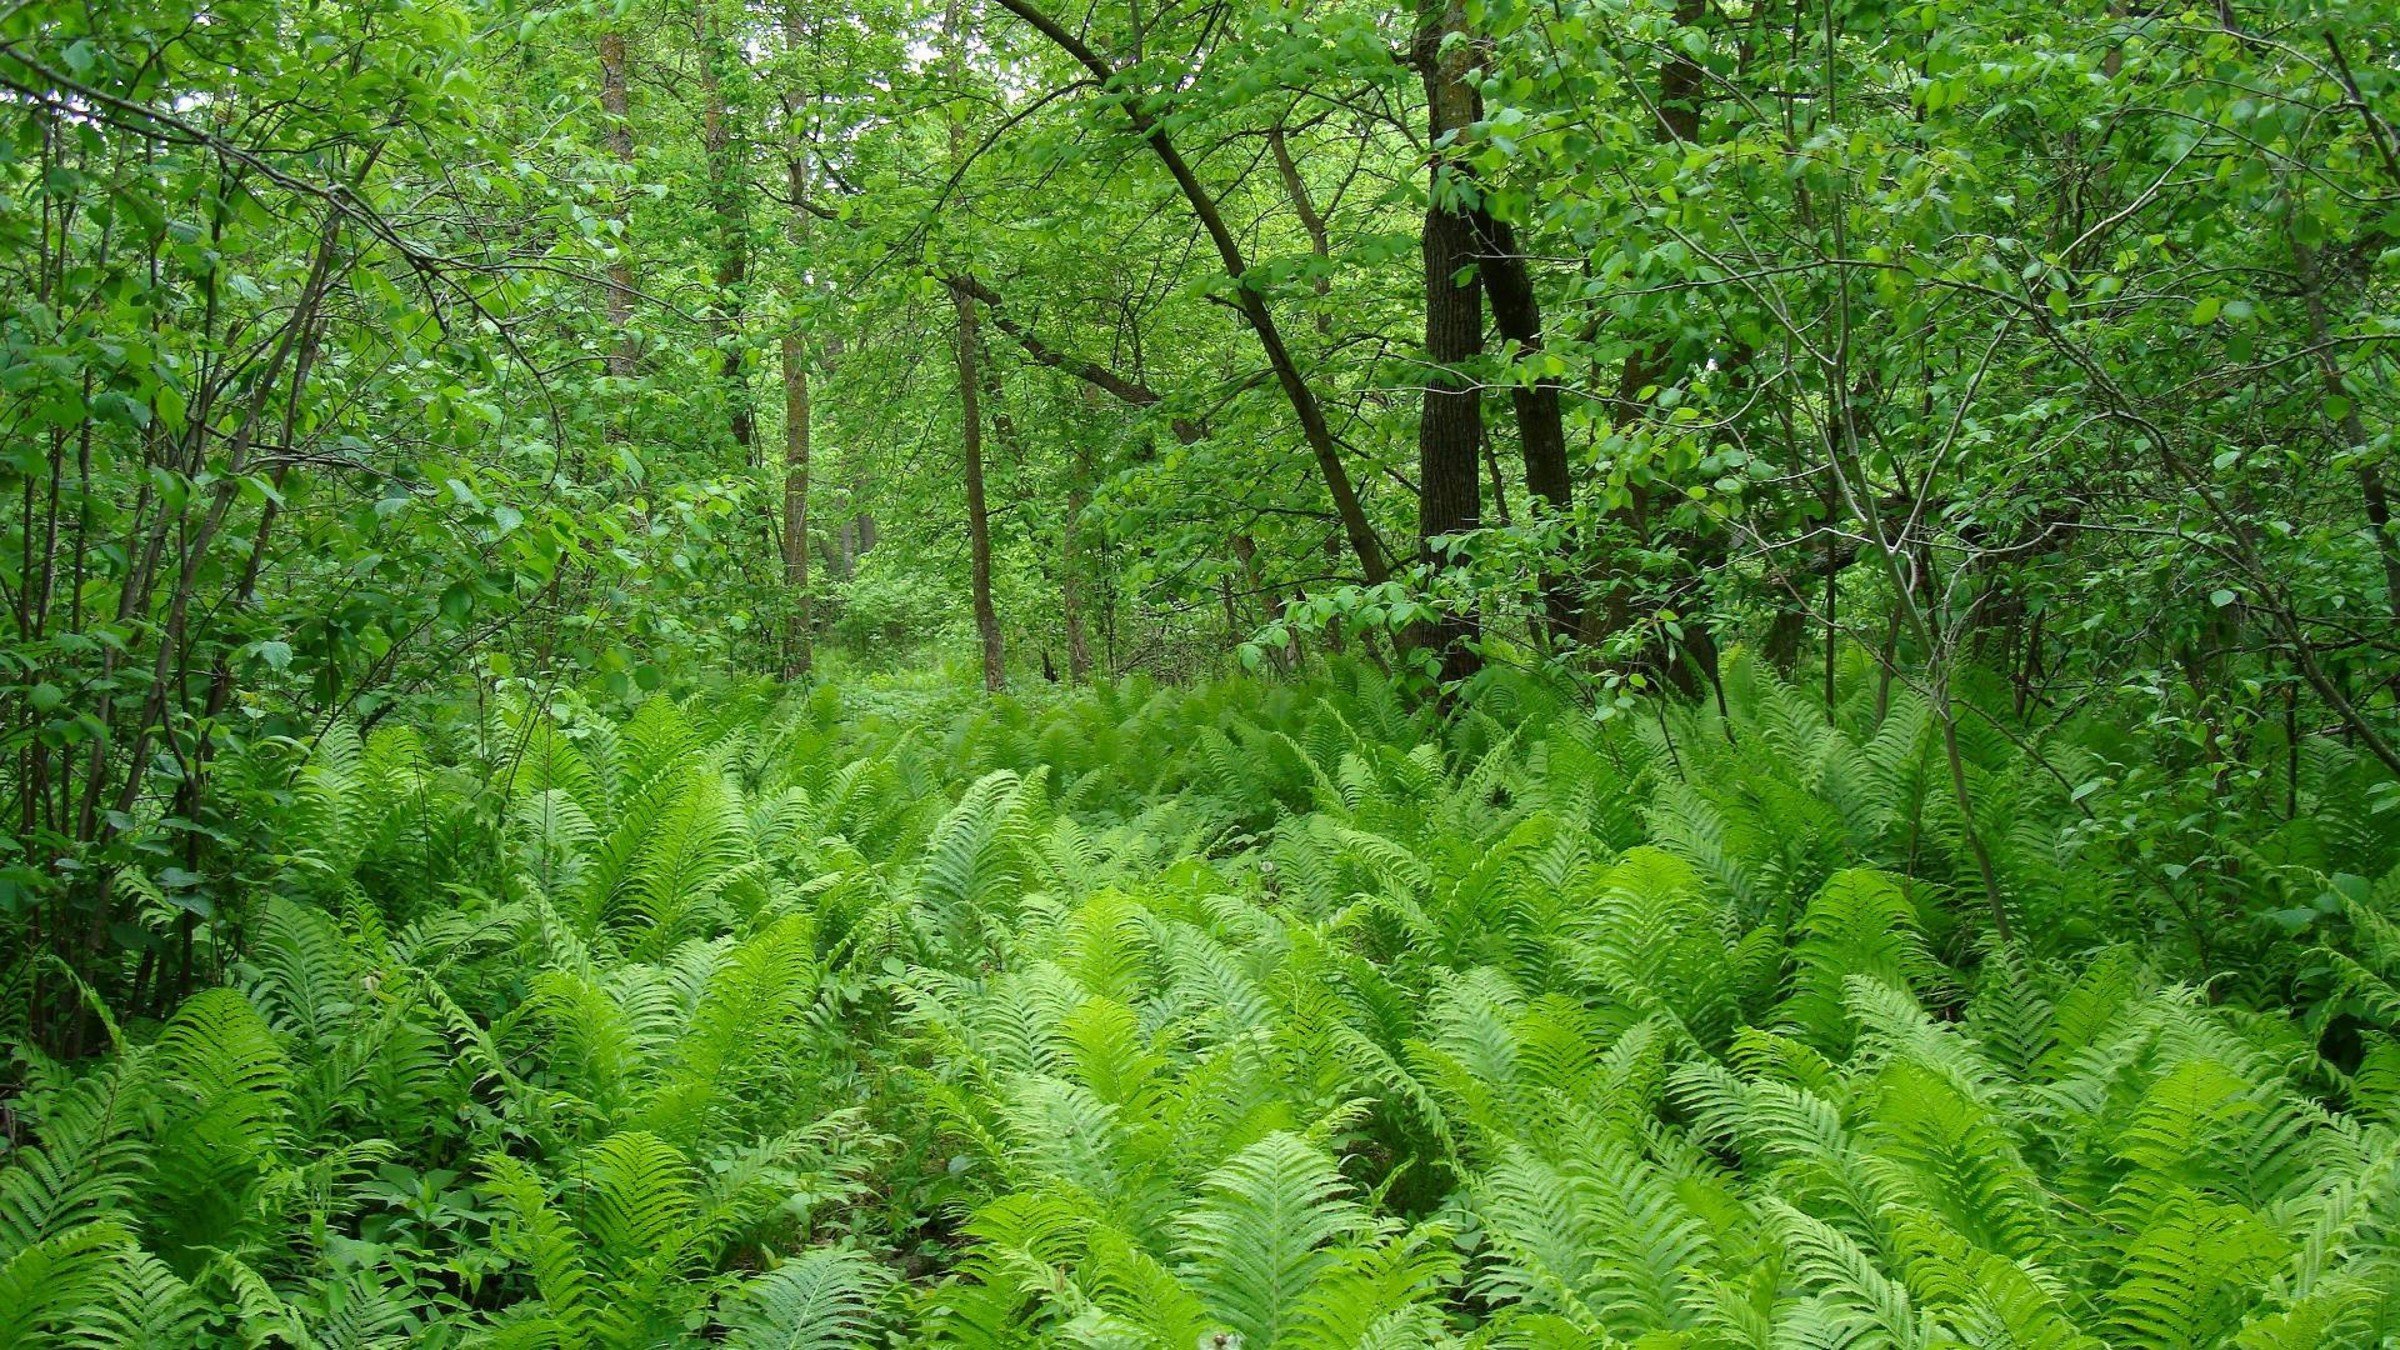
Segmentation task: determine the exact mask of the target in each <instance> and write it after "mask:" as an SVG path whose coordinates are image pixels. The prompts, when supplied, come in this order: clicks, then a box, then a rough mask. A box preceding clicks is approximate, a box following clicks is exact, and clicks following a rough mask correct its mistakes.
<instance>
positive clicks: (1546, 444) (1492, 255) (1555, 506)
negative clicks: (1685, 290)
mask: <svg viewBox="0 0 2400 1350" xmlns="http://www.w3.org/2000/svg"><path fill="white" fill-rule="evenodd" d="M1475 222H1476V227H1477V232H1478V235H1479V239H1478V247H1479V249H1480V253H1481V257H1480V258H1479V259H1478V261H1479V262H1480V263H1481V265H1482V270H1483V289H1484V294H1485V295H1487V296H1489V297H1490V299H1491V306H1492V326H1493V327H1495V328H1497V329H1499V330H1500V336H1502V337H1504V338H1507V339H1508V340H1509V341H1511V342H1514V343H1516V344H1517V350H1518V352H1519V353H1520V354H1521V356H1531V355H1534V354H1536V353H1538V352H1540V351H1541V350H1542V311H1541V302H1540V300H1539V299H1538V298H1536V296H1535V295H1534V292H1533V273H1532V271H1531V269H1529V268H1528V267H1527V266H1526V265H1525V255H1524V254H1523V253H1522V252H1521V251H1519V249H1518V248H1517V237H1516V231H1515V230H1513V229H1511V228H1510V227H1509V225H1508V224H1507V222H1505V221H1499V220H1494V219H1492V217H1491V216H1489V215H1488V214H1485V213H1483V212H1481V211H1478V212H1477V213H1476V216H1475ZM1509 402H1510V404H1511V406H1512V408H1513V410H1514V411H1515V413H1516V418H1517V441H1518V444H1519V446H1520V447H1521V453H1522V454H1523V456H1524V459H1525V491H1526V492H1528V493H1530V494H1531V495H1532V496H1534V497H1536V498H1538V499H1539V500H1540V501H1541V503H1542V506H1543V507H1544V508H1546V509H1547V510H1548V511H1549V513H1550V514H1551V515H1553V516H1558V517H1564V516H1567V515H1570V514H1572V513H1573V512H1574V510H1575V482H1574V478H1573V477H1572V475H1571V474H1570V473H1569V472H1568V469H1567V424H1566V418H1565V415H1564V414H1563V412H1562V411H1561V409H1560V403H1559V382H1558V380H1557V379H1556V378H1554V377H1552V376H1549V375H1543V376H1539V377H1537V378H1536V379H1535V380H1534V381H1533V382H1532V383H1530V384H1524V383H1520V384H1517V385H1516V386H1515V387H1513V388H1511V389H1510V390H1509ZM1565 573H1566V569H1565V568H1564V567H1563V566H1561V567H1560V568H1558V570H1556V571H1553V572H1548V573H1545V574H1544V575H1543V577H1542V579H1541V586H1542V610H1543V617H1544V618H1545V619H1547V620H1548V627H1549V633H1550V636H1551V638H1552V639H1553V640H1554V641H1556V640H1564V639H1567V638H1570V637H1572V636H1573V635H1574V633H1575V628H1576V624H1577V615H1576V612H1575V611H1576V605H1575V594H1574V588H1573V587H1572V586H1571V585H1570V584H1569V583H1568V581H1567V578H1566V575H1565Z"/></svg>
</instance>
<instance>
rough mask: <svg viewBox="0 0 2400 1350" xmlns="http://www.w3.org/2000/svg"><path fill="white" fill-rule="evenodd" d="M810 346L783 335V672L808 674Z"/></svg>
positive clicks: (793, 675) (792, 675)
mask: <svg viewBox="0 0 2400 1350" xmlns="http://www.w3.org/2000/svg"><path fill="white" fill-rule="evenodd" d="M808 434H809V413H808V350H807V347H806V345H805V344H804V343H803V342H802V341H801V338H800V335H799V334H798V333H786V334H784V335H783V587H784V592H785V596H784V600H785V606H786V607H785V609H784V630H783V677H784V678H785V679H787V680H788V679H793V678H796V677H798V676H801V675H805V674H807V673H808V668H809V665H810V662H811V659H812V657H811V653H810V651H809V621H810V618H811V616H810V613H809V601H808Z"/></svg>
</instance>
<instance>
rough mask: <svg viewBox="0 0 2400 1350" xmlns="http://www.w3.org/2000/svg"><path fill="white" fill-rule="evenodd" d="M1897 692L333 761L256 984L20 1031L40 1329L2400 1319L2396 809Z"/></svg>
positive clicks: (996, 723) (1291, 691)
mask: <svg viewBox="0 0 2400 1350" xmlns="http://www.w3.org/2000/svg"><path fill="white" fill-rule="evenodd" d="M1851 674H1852V675H1853V676H1854V677H1855V678H1854V679H1853V680H1852V681H1850V682H1848V684H1846V686H1845V687H1846V689H1847V690H1848V697H1847V699H1846V701H1845V702H1844V703H1843V704H1842V706H1841V708H1840V710H1839V712H1838V713H1837V715H1836V716H1834V717H1833V718H1832V719H1830V724H1829V720H1828V718H1827V717H1826V715H1825V713H1824V710H1823V706H1822V704H1821V702H1818V701H1816V700H1814V699H1813V698H1811V697H1807V696H1802V695H1798V694H1795V693H1793V692H1791V691H1789V690H1787V689H1785V688H1783V687H1782V686H1781V685H1779V684H1778V683H1777V682H1776V681H1775V680H1774V679H1773V678H1772V677H1771V676H1768V675H1766V674H1764V673H1762V672H1761V671H1760V670H1759V669H1758V668H1756V667H1754V666H1753V665H1752V664H1750V663H1749V662H1748V661H1746V660H1744V659H1740V658H1736V659H1734V660H1732V661H1731V662H1729V664H1728V668H1727V681H1726V699H1725V702H1724V706H1723V707H1722V708H1718V707H1715V706H1702V707H1697V708H1688V709H1679V708H1676V707H1662V708H1659V709H1655V710H1645V711H1644V712H1643V713H1642V715H1641V716H1637V717H1629V718H1621V719H1618V720H1615V721H1611V722H1605V723H1602V722H1595V721H1592V720H1591V719H1590V718H1589V717H1588V716H1585V715H1581V714H1576V713H1573V712H1570V711H1567V710H1566V709H1564V708H1563V707H1562V706H1560V705H1558V704H1556V703H1555V702H1553V701H1552V700H1551V699H1549V698H1548V697H1546V696H1545V695H1544V694H1543V692H1542V691H1541V690H1540V689H1539V688H1538V687H1537V686H1534V685H1531V684H1526V685H1521V686H1511V685H1509V684H1507V683H1505V682H1498V683H1495V684H1494V685H1493V686H1492V687H1491V688H1490V689H1489V690H1487V692H1486V693H1485V695H1484V696H1483V697H1482V699H1481V700H1480V701H1479V702H1478V704H1477V705H1476V706H1475V707H1474V708H1472V709H1470V710H1464V711H1455V712H1454V713H1453V714H1452V715H1451V716H1450V717H1449V719H1448V720H1447V721H1444V720H1441V714H1440V713H1439V712H1438V711H1436V710H1431V709H1422V708H1416V707H1413V706H1412V705H1410V704H1409V703H1407V702H1404V701H1403V700H1402V699H1401V698H1400V697H1398V696H1397V695H1396V694H1395V693H1394V692H1393V691H1392V690H1391V689H1389V688H1388V687H1387V686H1385V685H1383V684H1381V683H1379V682H1377V681H1376V680H1375V679H1374V678H1372V677H1369V676H1364V675H1360V674H1357V673H1354V672H1353V673H1347V674H1344V673H1339V672H1337V674H1336V675H1335V676H1333V677H1331V678H1330V679H1329V680H1328V681H1326V682H1322V683H1319V684H1317V685H1314V686H1311V687H1306V688H1295V687H1288V686H1285V687H1278V686H1266V685H1256V684H1248V683H1232V684H1226V685H1221V686H1217V687H1213V688H1209V689H1205V690H1200V691H1164V690H1151V689H1148V688H1145V687H1143V686H1140V685H1124V686H1119V687H1115V688H1113V689H1100V690H1096V691H1090V692H1084V693H1078V694H1075V695H1072V696H1069V697H1065V698H1063V699H1062V700H1061V701H1057V702H1053V703H1050V704H1046V705H1035V704H1027V703H1022V702H1012V701H1006V700H1001V701H993V702H986V701H984V700H982V699H980V698H977V699H973V700H969V699H967V698H965V697H963V696H960V695H956V694H953V693H949V692H945V691H943V690H940V689H936V688H933V687H930V686H923V685H920V686H915V687H898V686H887V687H884V688H881V689H850V690H845V691H842V692H838V693H837V692H836V691H834V690H832V689H830V688H824V689H819V690H817V691H815V692H814V693H813V694H808V695H798V694H793V695H789V696H785V697H784V698H783V699H782V701H780V702H770V701H769V696H768V695H767V694H765V693H750V692H744V691H743V690H740V689H725V690H716V691H712V692H710V693H708V694H706V695H704V696H694V697H687V698H685V699H683V700H680V701H677V700H671V699H668V698H665V697H659V698H656V699H653V700H651V701H649V702H647V703H644V704H642V705H640V706H639V708H638V709H636V710H633V711H631V712H630V714H629V715H625V716H621V717H620V716H617V715H613V714H610V713H606V712H602V711H597V710H595V709H594V708H593V707H591V706H589V705H586V704H584V703H582V702H580V701H578V700H576V699H574V698H572V697H546V698H544V699H542V700H539V701H536V700H533V699H530V698H528V699H521V700H519V701H518V702H516V703H514V704H511V705H508V706H503V707H497V708H488V707H487V708H486V709H484V710H483V711H482V716H481V717H479V718H469V719H461V720H459V721H457V722H456V723H455V724H447V723H445V724H436V725H427V726H423V727H408V726H402V725H397V724H394V723H386V724H385V725H382V726H379V727H377V728H375V729H374V730H373V731H372V732H371V733H370V734H368V735H366V736H365V737H363V738H361V737H360V736H359V735H357V734H355V733H353V732H350V731H347V730H339V729H337V730H336V731H335V732H334V733H332V734H331V735H329V736H328V737H326V738H325V740H324V741H323V742H322V744H321V745H319V746H318V747H317V748H316V750H315V751H314V753H313V757H312V759H311V760H310V762H309V763H308V765H307V767H306V768H305V770H304V771H302V772H301V773H300V775H299V777H298V786H297V788H296V790H286V789H284V788H282V787H281V786H279V785H277V784H276V782H275V780H274V779H273V776H272V775H267V774H265V773H263V771H262V772H261V773H260V774H259V775H258V781H257V782H256V783H253V784H250V785H249V786H248V787H247V788H245V789H244V790H246V791H248V792H250V793H251V794H252V796H253V797H254V798H255V799H256V800H257V801H258V802H259V803H260V806H259V808H258V809H259V810H260V811H262V812H267V811H271V812H272V813H273V819H274V820H275V822H276V830H277V832H278V835H279V837H280V838H281V841H282V842H281V845H280V848H281V851H280V852H279V853H276V854H274V855H273V856H271V857H268V858H266V859H264V860H263V861H262V862H261V863H260V864H259V866H260V868H261V875H260V877H259V878H258V879H257V882H256V884H255V885H254V886H253V887H252V888H251V889H253V890H254V891H256V892H257V894H259V895H260V896H261V897H264V898H261V899H259V900H257V901H256V902H255V903H253V904H250V905H248V906H245V907H242V910H241V912H240V913H238V914H237V913H234V912H231V909H230V907H229V908H228V909H226V910H220V911H219V912H217V913H216V914H214V915H213V916H211V917H210V918H209V920H208V923H209V932H208V936H209V937H210V938H211V939H213V942H214V945H215V948H216V949H217V950H220V951H223V952H225V953H228V954H229V964H228V966H227V969H226V972H225V980H224V983H223V985H222V987H218V988H214V989H210V990H208V991H207V992H204V993H201V994H199V995H197V996H196V997H193V998H192V999H190V1000H189V1001H188V1002H187V1003H185V1004H184V1005H183V1007H182V1008H181V1009H180V1010H179V1011H177V1012H176V1013H175V1014H174V1015H173V1016H172V1017H171V1018H170V1019H169V1020H167V1021H166V1022H165V1023H164V1025H159V1026H148V1025H144V1026H131V1025H128V1026H117V1025H115V1024H114V1023H112V1024H111V1034H112V1036H113V1037H114V1041H115V1050H114V1053H113V1054H111V1055H109V1056H107V1057H106V1058H104V1059H103V1060H101V1061H99V1062H96V1063H90V1064H83V1065H75V1066H65V1065H59V1064H54V1063H50V1062H48V1061H46V1060H44V1059H42V1058H41V1057H40V1056H39V1055H38V1054H35V1053H34V1052H31V1051H26V1052H23V1053H24V1060H23V1062H22V1063H21V1065H20V1074H21V1077H22V1078H23V1079H24V1080H25V1081H26V1082H27V1083H28V1086H27V1087H26V1089H25V1090H24V1091H23V1093H22V1094H21V1095H20V1096H18V1097H17V1098H16V1099H15V1100H14V1101H13V1102H12V1103H10V1106H11V1120H12V1126H13V1137H14V1140H15V1143H14V1147H13V1151H12V1152H11V1153H10V1154H9V1155H8V1158H7V1162H6V1166H5V1170H0V1344H8V1345H16V1344H75V1345H157V1346H187V1345H196V1344H237V1343H240V1344H258V1343H288V1344H292V1345H324V1346H366V1345H402V1344H412V1345H428V1346H442V1345H467V1344H478V1345H481V1344H491V1345H510V1346H577V1347H586V1346H588V1347H637V1346H644V1347H646V1346H667V1345H678V1344H690V1345H698V1344H703V1343H709V1342H722V1343H725V1344H730V1345H736V1346H755V1347H765V1346H776V1347H800V1346H848V1345H885V1344H909V1345H917V1344H930V1345H991V1346H1053V1345H1054V1346H1093V1347H1102V1346H1105V1347H1160V1348H1161V1350H1187V1348H1188V1347H1193V1346H1234V1345H1239V1346H1243V1347H1246V1348H1247V1350H1268V1348H1269V1347H1283V1346H1289V1347H1299V1346H1311V1347H1314V1346H1326V1347H1339V1346H1359V1347H1366V1346H1376V1347H1397V1346H1437V1345H1444V1346H1446V1345H1491V1346H1525V1347H1534V1346H1560V1347H1566V1346H1577V1347H1580V1346H1596V1345H1606V1344H1612V1343H1622V1344H1639V1345H1643V1346H1657V1347H1664V1346H1786V1345H1827V1346H1834V1345H1878V1346H1879V1345H1895V1346H1930V1345H1961V1344H1963V1345H1990V1346H2004V1345H2019V1346H2042V1347H2072V1346H2101V1345H2128V1346H2160V1347H2183V1346H2200V1345H2229V1344H2230V1345H2243V1346H2294V1347H2313V1346H2324V1345H2356V1346H2364V1345H2376V1344H2387V1343H2390V1342H2391V1341H2392V1339H2393V1338H2394V1337H2395V1336H2400V1040H2396V1039H2395V1033H2396V1032H2400V871H2395V870H2394V868H2395V864H2396V863H2400V830H2396V829H2395V828H2394V817H2393V816H2391V815H2390V814H2388V813H2387V814H2385V815H2382V816H2378V815H2377V814H2375V813H2374V811H2373V809H2372V805H2371V804H2372V803H2373V802H2374V801H2376V800H2380V799H2381V798H2380V797H2379V795H2378V793H2377V792H2376V791H2375V789H2376V788H2377V787H2378V785H2379V784H2380V783H2381V782H2382V780H2381V779H2380V778H2379V777H2378V776H2377V775H2378V773H2379V771H2378V770H2375V769H2373V768H2372V767H2371V766H2369V765H2367V764H2366V763H2364V762H2362V761H2361V760H2360V759H2359V757H2357V756H2354V755H2353V754H2351V753H2350V752H2349V751H2347V750H2345V749H2344V748H2343V747H2342V746H2340V745H2338V744H2335V743H2332V742H2319V743H2313V744H2310V745H2307V746H2305V747H2303V748H2302V751H2301V753H2300V754H2298V755H2297V756H2296V757H2295V759H2294V761H2293V778H2292V782H2291V784H2290V791H2291V793H2292V804H2293V807H2294V809H2293V811H2292V812H2291V819H2290V821H2288V822H2286V823H2284V824H2282V825H2280V826H2279V827H2274V828H2272V829H2270V830H2268V831H2267V832H2264V833H2260V834H2256V835H2253V836H2252V837H2245V838H2240V839H2232V838H2227V839H2222V840H2218V841H2215V842H2214V843H2213V844H2212V845H2211V847H2210V849H2209V850H2208V852H2207V857H2206V859H2205V860H2202V861H2194V860H2193V859H2192V858H2191V857H2189V856H2187V857H2185V858H2183V859H2182V860H2180V861H2174V862H2171V863H2166V864H2163V865H2162V863H2161V861H2160V855H2159V853H2158V849H2159V847H2160V845H2159V840H2158V837H2157V834H2156V832H2155V831H2148V830H2133V829H2130V828H2127V827H2126V823H2127V822H2129V821H2132V820H2134V819H2135V818H2136V817H2137V816H2138V815H2139V806H2138V802H2137V801H2136V800H2135V799H2136V798H2137V797H2139V795H2140V792H2141V791H2142V789H2141V786H2140V784H2139V783H2138V781H2135V780H2134V779H2132V778H2129V777H2127V776H2126V775H2123V774H2117V773H2114V772H2112V767H2111V758H2110V750H2111V747H2110V745H2109V743H2108V741H2107V739H2106V737H2105V736H2103V735H2100V734H2098V733H2089V734H2076V733H2071V732H2070V733H2062V734H2059V735H2055V736H2052V737H2050V738H2048V739H2046V740H2045V741H2044V742H2043V743H2041V744H2039V745H2020V744H2017V743H2015V742H2014V741H2012V739H2011V738H2010V737H2009V736H2008V735H2006V734H2004V733H2003V732H2002V731H2000V730H1999V728H2000V727H2001V726H2002V725H2004V723H2003V722H2001V721H1999V720H1992V721H1988V722H1977V721H1968V722H1966V723H1963V724H1962V727H1961V731H1962V740H1963V745H1962V750H1963V753H1964V755H1965V757H1966V761H1967V762H1966V764H1965V771H1966V775H1967V779H1968V781H1969V783H1970V785H1971V787H1972V792H1971V794H1970V795H1969V798H1968V800H1970V801H1971V802H1972V803H1973V809H1974V811H1975V815H1976V819H1974V820H1973V821H1971V822H1970V821H1969V820H1968V819H1967V818H1966V817H1964V816H1963V815H1962V814H1961V812H1960V810H1959V807H1958V805H1957V800H1958V799H1957V797H1956V796H1955V795H1954V794H1953V793H1952V792H1951V791H1950V790H1949V786H1950V779H1949V776H1948V770H1947V766H1946V762H1945V760H1944V759H1943V747H1942V744H1941V741H1940V738H1939V736H1938V735H1936V734H1935V731H1934V726H1933V722H1932V719H1931V718H1930V717H1929V716H1928V714H1927V711H1926V709H1925V707H1924V706H1923V705H1922V704H1921V703H1919V702H1918V701H1916V700H1915V699H1914V698H1913V697H1912V696H1911V694H1910V693H1909V691H1908V690H1907V689H1906V688H1905V687H1902V688H1897V689H1894V688H1890V687H1887V686H1883V685H1882V684H1881V682H1879V681H1878V680H1877V679H1875V678H1874V677H1873V676H1872V675H1870V674H1869V673H1867V671H1866V668H1865V667H1864V666H1863V664H1862V665H1861V666H1860V667H1859V668H1858V669H1856V670H1854V671H1852V672H1851ZM1653 713H1655V715H1652V714H1653ZM1970 825H1972V826H1973V827H1974V828H1972V829H1970V828H1969V826H1970ZM1978 845H1980V846H1981V851H1982V852H1983V853H1985V854H1986V855H1988V858H1989V862H1990V867H1991V871H1992V884H1993V885H1994V886H1995V887H1996V888H1997V890H1998V892H1999V896H2000V898H2001V901H2002V903H2003V905H2004V913H2005V914H2006V916H2007V917H2008V918H2009V919H2011V920H2013V923H2012V924H2011V925H2010V930H2011V932H2012V933H2013V934H2014V936H2013V938H2011V939H2008V940H2002V939H2001V938H2000V937H1999V936H1998V934H1997V925H1996V923H1995V921H1994V917H1993V915H1992V913H1991V910H1990V904H1989V896H1988V895H1987V888H1986V885H1985V882H1984V880H1983V875H1982V873H1983V866H1982V861H1981V860H1980V859H1979V858H1978V857H1977V856H1976V854H1977V851H1978V847H1977V846H1978ZM154 900H156V901H157V902H158V903H165V901H164V899H163V898H159V897H154ZM202 945H203V949H204V950H205V949H207V947H208V946H209V945H210V944H206V943H204V944H202ZM2229 972H2231V973H2229Z"/></svg>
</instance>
